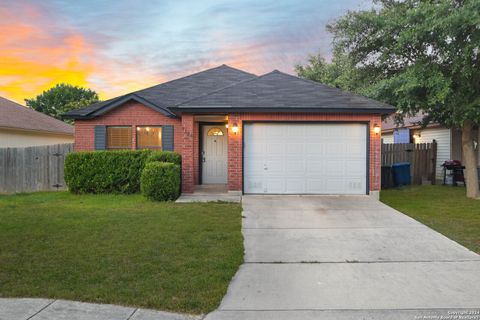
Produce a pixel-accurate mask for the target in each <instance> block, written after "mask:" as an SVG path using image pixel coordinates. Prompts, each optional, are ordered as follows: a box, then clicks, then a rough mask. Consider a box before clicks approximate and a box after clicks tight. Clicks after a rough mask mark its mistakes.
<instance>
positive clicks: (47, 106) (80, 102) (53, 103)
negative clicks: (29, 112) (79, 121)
mask: <svg viewBox="0 0 480 320" xmlns="http://www.w3.org/2000/svg"><path fill="white" fill-rule="evenodd" d="M98 101H99V99H98V94H97V93H96V92H95V91H93V90H91V89H88V88H82V87H78V86H73V85H70V84H65V83H60V84H57V85H56V86H55V87H53V88H51V89H49V90H47V91H44V92H42V94H40V95H38V96H37V97H35V98H33V99H25V103H26V105H27V106H28V107H30V108H32V109H34V110H36V111H39V112H42V113H45V114H48V115H49V116H52V117H54V118H56V119H59V120H62V117H61V116H62V114H63V113H65V112H67V111H70V110H73V109H78V108H82V107H86V106H88V105H90V104H92V103H95V102H98Z"/></svg>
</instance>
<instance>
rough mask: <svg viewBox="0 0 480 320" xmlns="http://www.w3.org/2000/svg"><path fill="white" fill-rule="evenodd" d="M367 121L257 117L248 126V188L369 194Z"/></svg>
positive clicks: (262, 190) (245, 165) (246, 128)
mask: <svg viewBox="0 0 480 320" xmlns="http://www.w3.org/2000/svg"><path fill="white" fill-rule="evenodd" d="M366 130H367V127H366V125H365V124H350V123H349V124H338V123H336V124H292V123H290V124H288V123H252V124H245V127H244V192H245V193H270V194H365V193H366V190H367V131H366Z"/></svg>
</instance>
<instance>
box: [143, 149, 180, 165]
mask: <svg viewBox="0 0 480 320" xmlns="http://www.w3.org/2000/svg"><path fill="white" fill-rule="evenodd" d="M154 161H159V162H171V163H175V164H178V165H179V166H181V165H182V156H181V155H180V154H179V153H176V152H173V151H154V152H152V154H151V155H150V156H149V157H148V158H147V163H148V162H154Z"/></svg>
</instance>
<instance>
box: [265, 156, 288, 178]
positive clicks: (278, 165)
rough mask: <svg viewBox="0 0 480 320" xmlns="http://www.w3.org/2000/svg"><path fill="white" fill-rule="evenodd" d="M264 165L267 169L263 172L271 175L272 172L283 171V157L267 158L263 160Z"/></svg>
mask: <svg viewBox="0 0 480 320" xmlns="http://www.w3.org/2000/svg"><path fill="white" fill-rule="evenodd" d="M265 167H266V169H267V170H265V171H266V172H265V174H268V175H272V174H277V173H283V172H284V159H283V158H278V159H269V160H267V161H265Z"/></svg>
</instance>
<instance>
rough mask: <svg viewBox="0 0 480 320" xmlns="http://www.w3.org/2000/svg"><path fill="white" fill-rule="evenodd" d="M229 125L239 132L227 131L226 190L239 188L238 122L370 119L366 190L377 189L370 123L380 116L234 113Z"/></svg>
mask: <svg viewBox="0 0 480 320" xmlns="http://www.w3.org/2000/svg"><path fill="white" fill-rule="evenodd" d="M228 118H229V120H228V123H229V126H230V128H231V127H232V126H233V124H234V123H236V124H237V125H238V127H239V132H238V133H237V134H236V135H235V134H234V133H233V132H232V130H229V134H228V190H232V191H240V190H242V179H243V178H242V156H243V155H242V152H243V148H242V123H243V121H362V122H363V121H369V122H370V190H371V191H376V190H380V166H381V164H380V161H381V158H380V148H381V146H380V144H381V141H380V134H378V135H376V134H375V133H374V132H373V126H374V125H375V123H376V124H378V125H379V126H380V125H381V117H380V116H379V115H371V114H345V113H328V114H318V113H315V114H314V113H294V114H291V113H234V114H229V115H228Z"/></svg>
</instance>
